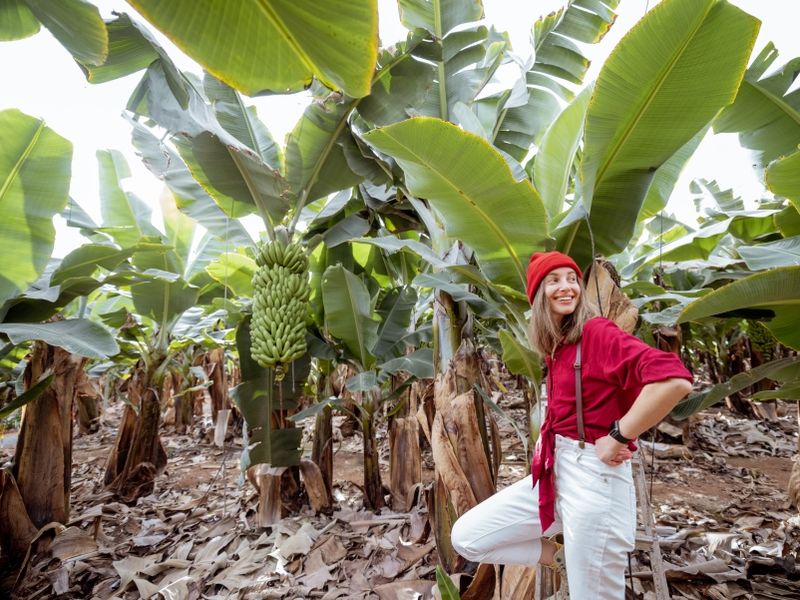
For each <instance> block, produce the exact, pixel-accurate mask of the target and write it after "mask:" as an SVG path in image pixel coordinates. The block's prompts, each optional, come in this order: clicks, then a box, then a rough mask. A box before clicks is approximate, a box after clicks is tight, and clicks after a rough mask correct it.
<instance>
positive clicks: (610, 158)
mask: <svg viewBox="0 0 800 600" xmlns="http://www.w3.org/2000/svg"><path fill="white" fill-rule="evenodd" d="M714 5H715V3H714V2H709V3H708V5H707V6H706V10H705V14H704V15H703V18H702V19H698V24H697V26H696V27H695V28H694V29H693V30H692V31H691V32H690V34H689V35H687V37H686V41H685V42H684V43H683V45H682V46H681V47H680V48H679V49H678V51H677V52H675V53H674V54H673V58H672V60H670V61H669V63H667V64H666V65H665V67H664V69H662V71H661V74H660V75H659V77H658V78H657V80H656V85H654V86H653V87H652V88H651V92H650V94H649V95H647V96H646V97H645V98H644V102H643V103H642V104H641V109H640V110H639V111H638V112H637V113H636V115H635V116H634V118H633V119H631V120H630V121H629V122H628V126H627V127H626V128H625V129H624V130H623V134H622V136H620V137H619V138H618V140H619V141H618V143H617V144H615V145H613V146H612V149H611V152H610V153H609V154H608V155H607V159H606V160H605V161H604V162H603V163H601V165H600V168H598V170H597V176H596V178H595V182H600V181H602V180H603V176H604V175H605V173H606V171H607V170H608V169H609V167H610V166H611V164H612V163H613V162H614V160H615V159H616V157H617V155H618V154H619V153H620V152H622V149H623V147H624V146H625V144H626V143H627V141H628V138H630V137H631V136H632V135H633V131H634V130H635V129H636V126H637V125H638V123H639V121H641V120H642V118H643V117H644V114H645V112H646V111H647V108H648V107H649V106H650V104H652V102H653V100H654V99H655V97H656V95H657V93H658V92H659V91H660V90H661V87H662V86H663V85H664V83H665V82H666V80H667V78H668V77H669V75H670V74H671V73H672V71H673V70H674V68H675V65H676V64H677V63H678V61H679V60H680V59H681V58H682V57H683V54H684V52H685V51H686V48H687V47H688V46H689V45H690V44H691V43H692V42H693V41H694V38H695V35H697V32H698V31H699V30H700V29H701V28H702V27H703V24H704V23H705V22H706V18H707V17H708V14H709V12H711V9H712V7H713V6H714ZM620 47H621V46H617V48H620ZM613 55H614V53H613V52H612V56H613ZM591 104H592V102H591V101H590V108H591ZM587 114H588V110H587ZM596 187H597V183H595V188H596Z"/></svg>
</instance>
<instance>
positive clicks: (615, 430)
mask: <svg viewBox="0 0 800 600" xmlns="http://www.w3.org/2000/svg"><path fill="white" fill-rule="evenodd" d="M608 435H609V436H611V437H612V438H614V439H615V440H617V441H618V442H619V443H620V444H630V443H631V442H632V441H633V440H632V439H630V440H629V439H628V438H626V437H625V436H624V435H622V434H621V433H620V432H619V421H614V422H613V423H612V424H611V431H609V432H608Z"/></svg>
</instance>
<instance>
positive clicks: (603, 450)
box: [594, 435, 633, 467]
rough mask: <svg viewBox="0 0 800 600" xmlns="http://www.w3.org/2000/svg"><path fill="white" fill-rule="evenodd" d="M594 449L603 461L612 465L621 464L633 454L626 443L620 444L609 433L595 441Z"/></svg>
mask: <svg viewBox="0 0 800 600" xmlns="http://www.w3.org/2000/svg"><path fill="white" fill-rule="evenodd" d="M594 451H595V452H596V453H597V457H598V458H599V459H600V460H601V461H602V462H604V463H606V464H607V465H610V466H612V467H616V466H617V465H621V464H622V463H623V462H625V461H626V460H629V459H630V458H631V456H633V453H632V452H631V451H630V450H629V449H628V447H627V446H626V445H625V444H620V443H619V442H618V441H617V440H615V439H614V438H612V437H611V436H609V435H604V436H603V437H601V438H600V439H598V440H597V441H595V443H594Z"/></svg>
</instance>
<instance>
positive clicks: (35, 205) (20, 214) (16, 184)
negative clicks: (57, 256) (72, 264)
mask: <svg viewBox="0 0 800 600" xmlns="http://www.w3.org/2000/svg"><path fill="white" fill-rule="evenodd" d="M0 140H2V143H0V211H1V212H2V215H3V218H2V220H0V246H2V248H3V266H2V269H0V303H2V302H3V301H5V300H6V299H7V298H9V297H10V296H11V295H12V294H13V293H14V292H15V291H16V290H24V289H25V288H26V287H27V285H28V284H30V283H32V282H33V281H35V280H36V278H37V277H38V276H39V274H40V273H41V272H42V271H43V270H44V268H45V266H46V265H47V261H48V260H49V259H50V255H51V254H52V252H53V242H54V239H55V230H54V228H53V215H56V214H58V213H59V212H61V211H62V210H63V208H64V207H65V206H66V204H67V198H68V192H69V185H70V174H71V173H70V167H71V164H72V144H71V143H70V142H68V141H67V140H65V139H64V138H62V137H61V136H60V135H58V134H57V133H55V132H54V131H53V130H52V129H50V128H49V127H47V126H45V124H44V122H43V121H40V120H39V119H34V118H33V117H29V116H28V115H25V114H23V113H21V112H20V111H18V110H16V109H9V110H4V111H0Z"/></svg>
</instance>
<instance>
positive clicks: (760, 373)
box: [670, 356, 800, 421]
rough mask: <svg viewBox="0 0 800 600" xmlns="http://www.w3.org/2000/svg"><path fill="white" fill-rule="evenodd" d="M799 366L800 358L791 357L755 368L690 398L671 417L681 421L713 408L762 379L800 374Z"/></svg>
mask: <svg viewBox="0 0 800 600" xmlns="http://www.w3.org/2000/svg"><path fill="white" fill-rule="evenodd" d="M798 366H800V357H797V356H790V357H788V358H781V359H778V360H774V361H771V362H768V363H765V364H763V365H759V366H757V367H753V368H752V369H750V370H749V371H746V372H744V373H739V374H738V375H734V376H733V377H731V379H730V381H726V382H724V383H720V384H717V385H715V386H714V387H712V388H710V389H708V390H705V391H703V392H700V393H699V394H693V395H691V396H689V397H688V398H686V399H685V400H683V401H681V402H680V403H678V405H677V406H676V407H675V408H674V409H673V410H672V413H671V414H670V416H671V417H672V418H673V419H677V420H679V421H680V420H682V419H685V418H687V417H689V416H690V415H693V414H694V413H696V412H698V411H701V410H703V409H706V408H708V407H709V406H713V405H714V404H716V403H717V402H720V401H722V400H724V399H725V398H726V397H727V396H730V395H731V394H733V393H735V392H738V391H740V390H743V389H745V388H747V387H750V386H751V385H753V384H754V383H757V382H759V381H761V380H762V379H765V378H772V377H775V376H776V375H777V374H779V373H781V372H786V371H787V370H793V371H794V372H795V373H798V374H800V372H798Z"/></svg>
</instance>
